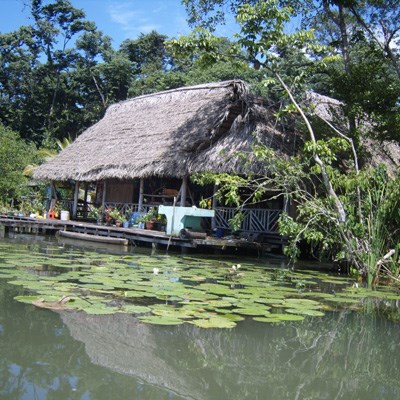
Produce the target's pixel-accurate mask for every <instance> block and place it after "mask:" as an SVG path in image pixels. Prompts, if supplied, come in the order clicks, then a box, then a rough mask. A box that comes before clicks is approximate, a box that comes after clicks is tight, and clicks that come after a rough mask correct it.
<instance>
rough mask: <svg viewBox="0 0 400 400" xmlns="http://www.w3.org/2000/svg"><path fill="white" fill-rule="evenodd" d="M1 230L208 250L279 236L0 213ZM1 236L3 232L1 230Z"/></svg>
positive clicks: (277, 243)
mask: <svg viewBox="0 0 400 400" xmlns="http://www.w3.org/2000/svg"><path fill="white" fill-rule="evenodd" d="M0 227H2V230H1V231H0V233H1V232H5V230H11V231H13V232H20V233H23V232H30V233H42V234H49V233H50V234H55V233H57V232H58V231H67V232H76V233H80V234H84V235H95V236H98V237H110V238H121V239H126V240H128V242H129V244H132V245H136V244H139V243H150V244H155V245H162V246H177V247H181V248H182V247H183V248H198V247H201V248H203V249H205V250H206V249H209V250H222V251H224V250H227V251H229V250H233V249H249V250H254V251H257V252H258V253H260V252H263V251H270V250H271V249H277V248H281V246H282V245H283V242H284V241H283V240H282V238H280V237H277V236H276V235H275V236H274V237H272V238H271V241H270V242H266V243H260V242H257V241H256V240H248V239H245V238H234V237H226V238H221V239H219V238H216V237H211V236H207V237H206V238H205V239H196V238H180V237H170V236H169V235H167V234H166V233H165V232H161V231H154V230H146V229H138V228H122V227H121V228H120V227H115V226H107V225H98V224H95V223H90V222H81V221H72V220H68V221H64V220H59V219H44V218H29V217H8V216H0ZM3 236H4V233H3Z"/></svg>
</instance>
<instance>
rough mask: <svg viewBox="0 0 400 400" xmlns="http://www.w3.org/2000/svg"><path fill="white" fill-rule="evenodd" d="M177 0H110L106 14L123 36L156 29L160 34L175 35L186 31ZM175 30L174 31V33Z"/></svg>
mask: <svg viewBox="0 0 400 400" xmlns="http://www.w3.org/2000/svg"><path fill="white" fill-rule="evenodd" d="M180 7H181V4H180V1H179V0H168V1H165V0H163V1H159V0H146V1H144V0H138V1H133V0H112V1H111V2H110V3H109V6H108V8H107V12H108V15H109V17H110V19H111V21H112V22H114V24H117V25H118V28H115V29H118V30H120V31H121V32H122V33H123V36H124V37H125V38H134V37H136V36H137V35H138V34H139V33H149V32H151V31H152V30H156V31H157V32H159V33H162V34H167V35H168V34H169V35H171V31H173V32H174V33H172V35H176V34H182V33H185V32H187V24H186V20H185V14H184V12H183V10H182V9H181V8H180ZM114 26H115V25H114ZM175 32H176V33H175Z"/></svg>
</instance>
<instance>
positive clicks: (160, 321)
mask: <svg viewBox="0 0 400 400" xmlns="http://www.w3.org/2000/svg"><path fill="white" fill-rule="evenodd" d="M138 319H139V320H140V321H142V322H144V323H146V324H153V325H181V324H183V322H184V321H183V320H182V319H179V318H174V317H168V316H162V315H161V316H160V315H146V316H143V317H138Z"/></svg>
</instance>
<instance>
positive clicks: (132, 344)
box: [60, 312, 206, 399]
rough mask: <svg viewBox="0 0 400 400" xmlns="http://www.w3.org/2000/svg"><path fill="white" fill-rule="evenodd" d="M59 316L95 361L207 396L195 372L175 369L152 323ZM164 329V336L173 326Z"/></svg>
mask: <svg viewBox="0 0 400 400" xmlns="http://www.w3.org/2000/svg"><path fill="white" fill-rule="evenodd" d="M60 315H61V318H62V320H63V322H64V323H65V324H66V325H67V326H68V328H69V330H70V333H71V335H72V336H73V337H74V338H75V339H76V340H79V341H81V342H83V343H84V344H85V349H86V353H87V355H88V356H89V358H90V360H91V361H92V362H93V363H94V364H97V365H100V366H103V367H106V368H109V369H111V370H113V371H116V372H118V373H121V374H124V375H130V376H133V377H135V378H137V379H139V380H141V381H143V382H145V383H147V384H150V385H153V386H158V387H161V388H163V389H165V390H168V391H171V392H174V393H175V394H176V395H179V396H182V398H184V399H203V398H204V399H205V398H206V397H203V395H202V388H201V380H197V379H196V378H195V377H194V376H193V371H187V370H186V369H182V370H175V369H174V366H172V365H170V364H169V363H168V359H164V358H163V349H162V348H160V343H157V340H156V339H157V337H156V336H155V335H154V333H155V332H156V329H154V327H153V326H150V325H146V324H143V323H139V321H138V320H137V319H135V318H133V317H132V316H131V315H127V314H116V315H110V316H109V315H107V316H97V315H88V314H86V313H82V312H64V313H60ZM163 328H164V329H163V335H164V334H165V335H166V337H168V333H171V334H172V330H171V329H173V328H170V327H163ZM177 356H178V357H180V356H181V355H179V354H177Z"/></svg>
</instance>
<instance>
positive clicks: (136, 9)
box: [0, 0, 234, 47]
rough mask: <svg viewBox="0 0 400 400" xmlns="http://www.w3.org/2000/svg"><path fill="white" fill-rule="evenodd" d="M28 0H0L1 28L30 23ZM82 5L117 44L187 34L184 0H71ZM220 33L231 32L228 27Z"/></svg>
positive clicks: (12, 27)
mask: <svg viewBox="0 0 400 400" xmlns="http://www.w3.org/2000/svg"><path fill="white" fill-rule="evenodd" d="M29 2H30V1H29V0H0V32H1V33H6V32H10V31H13V30H15V29H17V28H18V27H19V26H21V25H24V24H29V22H30V21H29V19H28V17H29V11H28V9H27V8H26V7H24V3H29ZM71 3H72V4H73V5H74V6H75V7H76V8H82V9H83V10H84V11H85V13H86V17H87V19H89V20H91V21H94V22H95V23H96V25H97V27H98V28H99V29H100V30H101V31H103V33H105V34H106V35H109V36H111V37H112V38H113V40H114V42H113V43H114V47H118V46H119V44H120V43H121V42H122V41H123V40H124V39H127V38H131V39H135V38H136V37H137V36H138V35H139V34H140V33H148V32H150V31H151V30H153V29H154V30H156V31H158V32H159V33H162V34H165V35H168V36H169V37H177V36H179V35H185V34H188V33H189V31H190V29H189V27H188V25H187V23H186V11H185V8H184V7H183V5H182V4H181V0H71ZM218 33H220V34H222V35H226V36H231V35H232V34H233V33H234V32H233V30H231V29H230V28H229V27H225V28H223V29H222V30H220V31H219V32H218Z"/></svg>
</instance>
